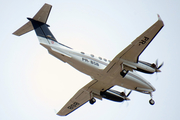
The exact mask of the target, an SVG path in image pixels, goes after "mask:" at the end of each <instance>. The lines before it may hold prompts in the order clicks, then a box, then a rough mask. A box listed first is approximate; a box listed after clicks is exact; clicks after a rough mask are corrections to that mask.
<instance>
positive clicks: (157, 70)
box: [151, 59, 164, 72]
mask: <svg viewBox="0 0 180 120" xmlns="http://www.w3.org/2000/svg"><path fill="white" fill-rule="evenodd" d="M163 65H164V62H162V63H161V65H159V66H158V59H157V60H156V63H153V64H151V67H152V68H155V69H156V71H155V72H161V70H159V69H160V68H161V67H162V66H163Z"/></svg>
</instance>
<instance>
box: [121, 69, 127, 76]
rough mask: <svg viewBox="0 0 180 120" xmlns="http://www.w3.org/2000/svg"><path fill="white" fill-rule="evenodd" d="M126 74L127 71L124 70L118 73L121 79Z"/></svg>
mask: <svg viewBox="0 0 180 120" xmlns="http://www.w3.org/2000/svg"><path fill="white" fill-rule="evenodd" d="M126 74H127V71H126V70H125V69H124V70H122V71H121V72H120V75H121V76H123V77H124V76H125V75H126Z"/></svg>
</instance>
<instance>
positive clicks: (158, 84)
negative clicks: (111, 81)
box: [0, 0, 180, 120]
mask: <svg viewBox="0 0 180 120" xmlns="http://www.w3.org/2000/svg"><path fill="white" fill-rule="evenodd" d="M44 3H48V4H51V5H52V6H53V8H52V10H51V13H50V16H49V19H48V21H47V23H48V24H49V25H50V26H51V27H50V30H51V31H52V33H53V34H54V36H55V37H56V39H57V40H58V41H59V42H60V43H63V44H65V45H67V46H70V47H72V48H74V49H76V50H79V51H83V52H88V53H92V54H94V55H98V56H101V57H104V58H107V59H110V60H111V59H113V58H114V57H115V55H117V54H118V53H119V52H120V51H121V50H123V49H124V48H125V47H126V46H127V45H129V44H130V43H131V42H132V41H133V40H134V39H135V38H136V37H138V36H139V35H140V34H141V33H142V32H144V31H145V30H146V29H147V28H148V27H150V26H151V25H152V24H154V23H155V22H156V21H157V19H158V18H157V14H159V15H160V16H161V18H162V20H163V21H164V24H165V26H164V28H163V29H162V30H161V31H160V33H159V34H158V35H157V36H156V37H155V39H154V41H153V42H152V43H151V44H150V45H149V46H148V48H147V49H146V50H145V51H144V52H143V54H142V55H141V56H140V60H143V61H147V62H150V63H153V62H155V61H156V59H158V60H159V64H161V63H162V62H163V61H164V66H163V67H162V68H161V71H162V72H161V73H158V74H153V75H147V74H141V75H142V76H143V77H144V78H146V79H147V80H148V81H149V82H151V83H152V85H153V86H154V87H155V88H156V91H155V92H154V93H153V98H154V100H155V102H156V103H155V105H154V106H151V105H150V104H149V99H150V96H149V95H146V94H142V93H138V92H135V91H133V92H132V94H131V95H130V96H129V98H130V99H131V101H128V102H123V103H116V102H112V101H108V100H105V99H103V100H102V101H100V100H97V102H96V103H95V104H94V105H90V104H89V103H86V104H85V105H83V106H82V107H80V108H79V109H77V110H76V111H74V112H73V113H71V114H69V115H68V116H66V117H61V116H57V115H56V113H57V112H58V111H59V110H60V109H61V108H62V107H63V106H64V104H65V103H66V102H67V101H68V100H69V99H70V98H71V97H72V96H73V95H74V94H75V93H76V92H77V91H78V90H79V89H80V88H81V87H83V86H84V85H85V84H87V83H88V82H90V81H91V78H90V77H89V76H87V75H85V74H83V73H80V72H79V71H77V70H75V69H74V68H72V67H71V66H70V65H68V64H65V63H63V62H61V61H60V60H58V59H56V58H55V57H53V56H51V55H50V54H48V52H47V50H46V49H44V48H43V47H42V46H40V45H39V42H38V39H37V37H36V34H35V32H34V31H32V32H30V33H27V34H25V35H23V36H21V37H17V36H14V35H12V33H13V32H14V31H15V30H17V29H18V28H19V27H21V26H22V25H24V24H25V23H26V22H27V21H28V20H27V19H26V18H27V17H33V16H34V15H35V14H36V13H37V11H38V10H39V9H40V8H41V7H42V6H43V5H44ZM179 7H180V1H178V0H150V1H147V0H134V1H133V2H132V1H129V0H58V1H57V0H46V1H44V0H38V2H37V1H36V0H31V1H25V0H24V1H22V0H15V1H13V0H4V1H1V4H0V13H1V14H0V15H1V19H0V23H1V29H0V33H1V39H0V42H1V44H0V56H1V59H0V67H1V69H0V73H1V75H0V96H1V97H0V119H1V120H85V119H86V120H92V119H94V120H100V119H103V120H109V119H111V120H132V119H133V120H144V119H146V120H160V119H161V120H162V119H163V120H170V119H172V120H179V108H180V103H179V99H180V96H179V92H180V90H179V85H180V80H179V67H180V63H179V59H180V57H179V56H180V55H179V51H180V47H179V44H180V42H179V41H180V38H179V34H180V32H179V31H180V15H179V13H180V8H179ZM117 89H119V90H121V91H123V90H124V88H117Z"/></svg>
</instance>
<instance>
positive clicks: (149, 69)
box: [121, 59, 160, 74]
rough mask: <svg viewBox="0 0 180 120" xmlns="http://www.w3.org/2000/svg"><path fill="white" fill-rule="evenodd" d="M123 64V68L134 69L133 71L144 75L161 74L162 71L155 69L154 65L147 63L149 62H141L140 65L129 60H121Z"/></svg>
mask: <svg viewBox="0 0 180 120" xmlns="http://www.w3.org/2000/svg"><path fill="white" fill-rule="evenodd" d="M121 61H122V62H123V63H122V67H126V66H127V67H129V68H132V69H133V70H137V71H140V72H143V73H149V74H152V73H154V72H160V70H158V69H157V68H156V67H154V66H153V65H154V64H151V63H147V62H143V61H139V62H138V63H134V62H130V61H127V60H123V59H121Z"/></svg>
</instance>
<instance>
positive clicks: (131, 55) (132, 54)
mask: <svg viewBox="0 0 180 120" xmlns="http://www.w3.org/2000/svg"><path fill="white" fill-rule="evenodd" d="M163 26H164V24H163V21H162V20H161V18H160V16H159V15H158V21H157V22H156V23H154V24H153V25H152V26H151V27H150V28H148V29H147V30H146V31H145V32H144V33H142V34H141V35H140V36H139V37H137V38H136V39H135V40H134V41H133V42H132V43H131V44H130V45H129V46H127V47H126V48H125V49H124V50H123V51H122V52H120V53H119V54H118V55H117V56H116V57H115V58H114V59H113V60H112V61H111V63H110V64H109V65H108V66H107V67H106V68H105V70H104V72H106V73H107V72H110V71H111V70H112V69H115V66H116V65H117V63H118V65H120V64H121V62H120V59H124V60H127V61H131V62H138V59H139V56H140V54H141V53H142V52H143V51H144V50H145V49H146V47H147V46H148V45H149V44H150V42H151V41H152V40H153V38H154V37H155V36H156V35H157V34H158V32H159V31H160V30H161V29H162V27H163ZM116 67H117V66H116Z"/></svg>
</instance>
